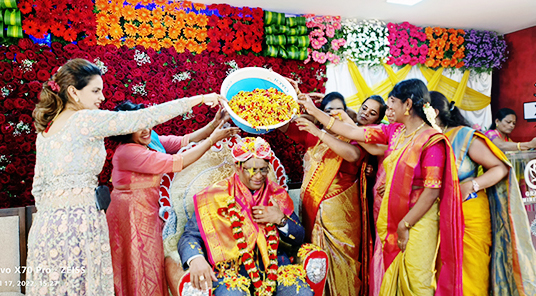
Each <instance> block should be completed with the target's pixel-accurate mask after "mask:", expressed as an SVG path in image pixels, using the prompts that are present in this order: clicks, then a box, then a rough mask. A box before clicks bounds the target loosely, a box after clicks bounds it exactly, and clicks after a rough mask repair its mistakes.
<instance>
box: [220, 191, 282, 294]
mask: <svg viewBox="0 0 536 296" xmlns="http://www.w3.org/2000/svg"><path fill="white" fill-rule="evenodd" d="M227 209H228V213H229V220H230V221H231V226H232V228H233V238H234V239H235V240H236V244H237V246H238V250H239V252H240V259H241V261H242V264H244V267H245V268H246V271H247V273H248V275H249V277H250V278H251V282H252V284H253V286H254V287H255V295H258V296H260V295H272V294H273V293H274V292H275V289H276V286H277V269H278V262H277V247H278V246H279V237H278V236H277V229H276V226H275V225H274V224H272V223H268V224H266V227H265V229H264V230H265V231H266V242H267V243H268V246H267V247H268V258H269V260H270V261H269V264H268V266H267V267H266V270H265V273H266V280H265V281H262V280H261V277H260V273H259V270H258V269H257V266H256V265H255V261H254V260H253V258H254V254H253V248H251V250H249V251H248V244H247V242H246V239H245V238H244V233H243V230H242V225H243V221H244V217H243V216H242V215H241V214H240V210H239V209H238V207H237V206H236V200H235V198H234V196H231V197H229V199H228V201H227ZM261 231H262V230H261Z"/></svg>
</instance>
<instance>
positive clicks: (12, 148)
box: [0, 39, 326, 207]
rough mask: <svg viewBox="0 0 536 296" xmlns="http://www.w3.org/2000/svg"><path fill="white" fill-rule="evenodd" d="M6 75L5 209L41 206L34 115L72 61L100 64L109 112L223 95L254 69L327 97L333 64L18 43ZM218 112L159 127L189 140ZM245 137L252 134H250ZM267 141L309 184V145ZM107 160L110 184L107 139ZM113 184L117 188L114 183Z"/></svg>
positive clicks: (1, 148)
mask: <svg viewBox="0 0 536 296" xmlns="http://www.w3.org/2000/svg"><path fill="white" fill-rule="evenodd" d="M0 54H1V55H2V56H3V59H1V61H0V73H3V74H2V81H3V82H2V84H1V88H0V90H1V95H2V100H3V103H2V104H1V105H0V127H1V129H2V130H1V134H0V155H1V156H0V171H1V173H0V207H17V206H25V205H30V204H33V197H32V195H31V184H32V177H33V170H34V163H35V137H36V134H35V129H34V127H33V124H32V122H33V120H32V117H31V114H32V110H33V108H34V106H35V104H36V103H37V100H38V93H39V92H40V90H41V87H42V83H43V82H45V81H47V80H48V79H49V78H50V76H51V74H52V73H55V71H56V70H57V69H58V67H59V66H61V65H62V64H63V63H65V62H66V61H67V60H68V59H71V58H85V59H87V60H89V61H92V62H94V63H95V64H97V65H98V66H99V67H100V68H101V70H102V72H103V74H104V75H103V79H104V82H105V87H104V90H103V92H104V95H105V97H106V101H105V103H104V104H103V106H101V108H102V109H109V110H110V109H113V108H114V107H115V105H116V104H118V103H119V102H122V101H123V100H125V99H130V100H131V101H133V102H135V103H145V104H149V105H150V104H159V103H163V102H166V101H169V100H173V99H175V98H181V97H188V96H193V95H196V94H201V93H208V92H218V91H219V89H220V86H221V83H222V82H223V79H224V78H225V77H226V75H227V73H230V72H232V71H233V70H234V69H237V68H242V67H246V66H257V67H266V68H270V69H272V70H274V71H276V72H278V73H280V74H282V75H284V76H288V77H291V78H293V79H296V80H298V81H300V82H301V87H302V89H303V91H323V90H324V82H325V80H326V78H325V66H324V65H320V64H318V63H309V64H307V65H304V64H303V62H300V61H295V60H283V59H279V58H269V57H262V56H255V55H253V54H247V55H236V54H231V55H228V56H227V55H222V54H219V53H215V52H208V51H205V52H203V53H201V54H193V53H190V52H188V51H185V52H184V53H182V54H180V53H177V51H176V50H175V49H174V48H169V49H162V51H161V52H156V51H155V50H154V49H152V48H149V49H145V48H144V47H142V46H137V47H135V48H128V47H126V46H122V47H119V48H118V47H116V46H113V45H106V46H99V45H92V46H88V45H86V44H85V43H80V44H78V45H75V44H67V45H63V44H61V43H58V42H54V43H52V46H51V47H49V46H46V45H38V44H35V43H34V42H33V41H31V40H30V39H20V40H19V42H18V44H17V45H10V46H7V47H6V46H0ZM213 116H214V110H211V109H210V108H207V107H206V106H204V105H203V106H198V107H194V109H193V112H192V113H190V114H187V115H185V116H183V117H182V118H175V119H173V120H171V121H169V122H167V123H165V124H162V125H159V126H157V127H156V128H155V131H156V132H157V133H159V134H163V135H167V134H175V135H182V134H186V133H190V132H192V131H194V130H196V129H199V128H200V127H202V126H204V125H206V124H208V123H209V121H210V120H211V119H212V117H213ZM244 135H245V134H244ZM264 138H265V139H266V140H267V141H268V142H269V143H270V144H271V145H272V147H273V149H274V151H275V153H276V155H278V157H279V159H280V160H281V161H282V163H283V165H284V166H285V169H286V171H287V174H288V177H289V179H290V180H291V182H300V181H301V178H302V174H303V172H302V169H301V167H302V161H301V159H302V156H303V152H304V150H303V147H301V146H299V145H296V144H295V143H294V142H293V141H291V140H290V139H289V138H288V137H286V136H285V135H284V134H282V133H280V132H278V131H276V132H272V133H270V134H268V135H265V136H264ZM105 143H106V148H107V154H108V155H107V160H108V161H107V162H106V165H105V167H104V170H103V172H102V173H101V175H100V176H99V178H100V183H108V182H109V180H110V175H111V169H112V167H111V163H110V160H111V158H112V156H113V151H114V149H115V146H114V145H113V144H112V143H111V142H109V141H106V142H105ZM109 185H111V184H109Z"/></svg>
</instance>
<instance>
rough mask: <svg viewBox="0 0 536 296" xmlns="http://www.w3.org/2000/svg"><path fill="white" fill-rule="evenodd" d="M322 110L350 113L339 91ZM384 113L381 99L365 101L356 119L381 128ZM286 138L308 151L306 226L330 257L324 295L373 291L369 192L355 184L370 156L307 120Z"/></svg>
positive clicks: (309, 235)
mask: <svg viewBox="0 0 536 296" xmlns="http://www.w3.org/2000/svg"><path fill="white" fill-rule="evenodd" d="M320 107H321V109H322V110H324V111H325V112H328V113H329V112H331V111H332V110H341V111H344V112H345V111H346V104H345V102H344V97H343V96H342V95H341V94H339V93H336V92H332V93H329V94H327V95H326V96H325V97H324V98H323V100H322V103H321V105H320ZM385 108H386V107H385V102H384V101H383V99H382V98H381V97H378V96H374V97H371V98H369V99H367V100H365V101H364V102H363V104H362V106H361V108H360V110H359V112H358V114H357V120H358V124H360V125H368V124H374V123H378V122H379V121H380V120H381V118H383V116H384V114H385ZM345 118H346V120H349V122H350V123H352V124H353V121H351V120H350V119H349V117H345ZM286 134H287V135H288V136H289V137H290V138H291V139H293V140H295V141H296V142H298V143H301V144H303V145H304V146H305V147H306V149H307V152H306V154H305V156H304V180H303V183H302V188H301V200H302V210H303V211H302V216H303V219H302V221H303V225H304V226H305V233H306V240H308V241H310V242H312V243H313V244H315V245H318V246H319V247H321V248H322V249H323V250H325V251H326V253H327V254H328V258H329V266H330V268H329V271H328V277H327V286H326V293H325V294H326V295H332V296H335V295H341V296H343V295H364V294H366V291H367V289H366V288H368V286H367V284H366V283H367V281H368V277H367V274H368V264H367V261H368V260H369V258H368V257H369V256H370V253H371V250H370V244H371V241H370V229H369V227H370V226H369V225H368V216H367V214H368V210H367V208H368V207H367V202H366V199H365V192H366V191H365V190H366V188H365V186H364V184H363V183H362V182H356V181H357V180H361V181H365V178H364V168H365V166H366V163H364V162H363V159H364V158H365V157H366V155H365V152H364V151H363V150H362V149H361V148H360V147H359V145H357V143H356V142H355V141H349V140H347V139H345V138H343V137H340V136H337V135H335V134H333V133H331V132H329V131H328V132H326V131H325V130H320V129H319V128H317V127H316V126H315V125H314V124H313V123H312V122H310V121H309V120H307V119H304V118H298V119H297V120H296V124H291V125H289V127H288V130H287V131H286ZM359 176H360V177H361V178H358V177H359Z"/></svg>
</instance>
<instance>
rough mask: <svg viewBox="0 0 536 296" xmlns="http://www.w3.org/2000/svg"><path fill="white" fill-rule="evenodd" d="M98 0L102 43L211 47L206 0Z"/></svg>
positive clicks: (194, 48)
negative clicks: (201, 0)
mask: <svg viewBox="0 0 536 296" xmlns="http://www.w3.org/2000/svg"><path fill="white" fill-rule="evenodd" d="M151 2H152V1H144V0H142V1H139V0H128V1H127V2H122V1H118V0H96V3H95V5H96V8H97V10H98V11H99V12H98V13H97V37H98V44H99V45H107V44H112V45H115V46H117V47H119V46H121V45H127V46H128V47H134V46H136V45H141V46H143V47H145V48H152V49H154V50H156V51H159V50H160V49H161V48H171V47H174V48H175V50H176V51H177V52H179V53H183V52H185V51H186V50H188V51H190V52H195V53H201V52H203V51H204V50H205V49H206V48H207V36H208V34H207V27H206V24H207V22H208V17H207V16H206V15H204V14H201V13H199V11H200V10H204V9H206V7H205V5H204V4H197V3H196V4H192V3H191V2H189V1H183V2H174V3H168V2H167V1H155V3H154V4H153V3H151Z"/></svg>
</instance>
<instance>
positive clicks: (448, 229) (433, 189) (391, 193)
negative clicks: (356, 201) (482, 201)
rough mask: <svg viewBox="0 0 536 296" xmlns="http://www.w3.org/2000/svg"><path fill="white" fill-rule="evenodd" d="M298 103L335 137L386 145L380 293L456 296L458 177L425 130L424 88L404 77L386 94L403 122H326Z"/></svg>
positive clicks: (438, 140) (447, 150) (437, 140)
mask: <svg viewBox="0 0 536 296" xmlns="http://www.w3.org/2000/svg"><path fill="white" fill-rule="evenodd" d="M300 103H301V104H302V105H303V106H304V107H305V108H306V109H307V112H308V113H309V114H311V115H312V116H314V117H316V118H317V119H318V120H319V121H320V122H321V123H322V124H323V125H324V126H326V128H327V129H332V130H333V132H335V133H337V134H340V135H342V136H344V137H347V138H350V139H353V140H357V141H361V142H366V143H376V144H386V145H388V151H390V152H388V154H389V155H388V156H387V157H386V159H385V160H384V162H383V164H384V168H385V176H386V179H385V180H386V182H385V193H384V195H383V199H382V201H381V206H380V210H379V213H378V220H377V224H376V225H377V230H378V235H379V236H380V239H381V247H382V250H383V260H384V267H385V275H384V277H383V280H382V284H381V289H380V295H388V296H392V295H411V296H417V295H419V296H421V295H430V296H432V295H442V296H446V295H448V296H451V295H455V296H462V295H463V288H462V255H463V254H462V251H463V250H462V247H463V241H462V238H463V215H462V207H461V205H462V201H461V196H460V188H459V183H458V176H457V174H456V168H455V159H454V154H453V153H452V148H451V147H450V143H449V142H448V139H447V138H446V137H445V136H444V135H443V134H442V133H440V132H439V131H437V130H436V129H434V128H431V126H432V125H435V112H434V110H433V108H431V106H430V95H429V93H428V89H427V88H426V85H425V84H424V83H423V82H422V81H420V80H418V79H409V80H405V81H401V82H399V83H397V85H395V87H394V88H393V90H392V91H391V93H390V95H389V100H388V106H389V109H390V110H391V112H394V118H395V121H396V122H398V123H402V125H400V124H392V125H387V126H379V127H358V126H352V125H348V124H345V123H342V122H337V121H335V120H330V117H329V116H328V115H327V114H324V113H323V112H321V111H320V110H319V109H317V108H316V107H315V106H314V104H313V103H312V100H311V99H310V98H307V97H303V96H302V97H300ZM440 230H441V231H440ZM438 261H439V262H438ZM436 263H437V264H439V265H440V266H441V268H440V269H439V271H438V268H436ZM436 273H437V275H438V276H437V280H436Z"/></svg>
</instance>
